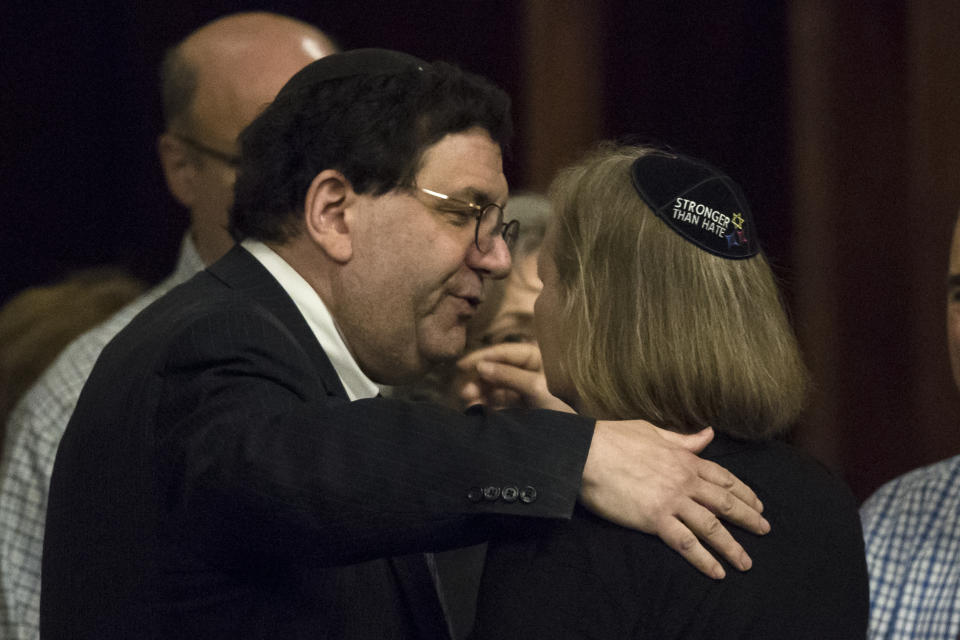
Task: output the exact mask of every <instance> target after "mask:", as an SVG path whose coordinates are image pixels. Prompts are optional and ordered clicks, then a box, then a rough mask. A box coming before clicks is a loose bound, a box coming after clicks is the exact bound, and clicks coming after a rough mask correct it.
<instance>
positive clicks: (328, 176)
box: [303, 169, 356, 263]
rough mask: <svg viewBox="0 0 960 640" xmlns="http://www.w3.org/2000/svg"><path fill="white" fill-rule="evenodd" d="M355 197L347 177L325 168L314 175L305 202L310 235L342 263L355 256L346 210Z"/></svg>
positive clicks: (332, 257) (307, 229)
mask: <svg viewBox="0 0 960 640" xmlns="http://www.w3.org/2000/svg"><path fill="white" fill-rule="evenodd" d="M355 200H356V194H355V193H354V192H353V187H352V186H351V185H350V182H349V181H348V180H347V178H346V176H344V175H343V174H342V173H340V172H339V171H336V170H334V169H324V170H323V171H321V172H320V173H318V174H317V175H316V176H315V177H314V178H313V181H312V182H311V183H310V188H309V189H307V199H306V201H305V202H304V204H303V213H304V226H305V229H306V232H307V235H309V236H310V238H311V239H312V240H313V242H314V243H316V244H317V245H318V246H319V247H320V248H321V249H323V251H324V252H325V253H326V254H327V255H328V256H330V258H331V259H332V260H334V261H336V262H339V263H345V262H347V261H349V260H350V258H351V257H352V256H353V241H352V238H351V237H350V222H351V220H350V219H349V218H348V216H347V213H346V212H347V208H348V207H350V206H352V205H353V203H354V201H355Z"/></svg>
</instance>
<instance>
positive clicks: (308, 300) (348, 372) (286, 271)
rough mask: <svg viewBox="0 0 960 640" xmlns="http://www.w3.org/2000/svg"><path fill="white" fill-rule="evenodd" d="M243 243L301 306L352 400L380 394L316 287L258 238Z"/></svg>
mask: <svg viewBox="0 0 960 640" xmlns="http://www.w3.org/2000/svg"><path fill="white" fill-rule="evenodd" d="M241 246H242V247H243V248H244V249H246V250H247V251H249V252H250V254H251V255H253V257H254V258H256V259H257V261H259V262H260V264H262V265H263V267H264V268H265V269H266V270H267V271H269V272H270V275H272V276H273V277H274V278H275V279H276V280H277V282H278V283H279V284H280V286H281V287H283V290H284V291H286V292H287V295H289V296H290V298H291V299H292V300H293V303H294V304H295V305H297V309H299V310H300V314H301V315H303V318H304V320H306V321H307V325H308V326H309V327H310V329H311V331H313V335H315V336H316V337H317V342H319V343H320V346H321V347H322V348H323V350H324V351H325V352H326V354H327V357H328V358H330V362H331V363H333V368H334V369H336V371H337V375H338V376H340V382H341V383H343V388H344V389H346V391H347V396H348V397H349V398H350V399H351V400H357V399H360V398H372V397H374V396H376V395H377V394H379V393H380V387H378V386H377V384H376V383H375V382H374V381H373V380H371V379H370V378H368V377H367V376H366V374H365V373H364V372H363V371H361V369H360V365H358V364H357V361H356V360H354V359H353V354H351V353H350V349H349V348H348V347H347V343H346V342H344V340H343V336H342V335H341V334H340V330H339V329H338V328H337V323H336V322H335V321H334V319H333V316H331V315H330V311H328V310H327V306H326V305H325V304H324V303H323V300H321V299H320V296H319V295H317V292H316V291H314V289H313V287H311V286H310V284H309V283H308V282H307V281H306V280H304V279H303V276H301V275H300V274H299V273H297V271H296V270H295V269H294V268H293V267H291V266H290V265H289V264H288V263H287V261H286V260H284V259H283V258H281V257H280V256H279V255H277V253H276V252H275V251H274V250H273V249H271V248H270V247H268V246H267V245H265V244H263V243H262V242H260V241H258V240H251V239H249V238H248V239H246V240H244V241H243V242H242V243H241Z"/></svg>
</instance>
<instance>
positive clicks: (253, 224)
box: [229, 62, 512, 242]
mask: <svg viewBox="0 0 960 640" xmlns="http://www.w3.org/2000/svg"><path fill="white" fill-rule="evenodd" d="M474 126H478V127H481V128H483V129H485V130H486V131H487V132H488V133H489V134H490V137H491V138H492V139H493V141H494V142H496V143H497V144H499V145H500V146H501V147H503V148H505V147H506V145H507V143H508V142H509V138H510V136H511V134H512V125H511V120H510V98H509V97H508V96H507V95H506V93H504V92H503V91H502V90H500V89H499V88H497V87H495V86H494V85H492V84H491V83H489V82H488V81H486V80H485V79H483V78H481V77H479V76H476V75H473V74H470V73H466V72H464V71H462V70H461V69H459V68H457V67H455V66H453V65H450V64H446V63H443V62H437V63H433V64H429V65H427V64H424V65H423V67H422V68H421V69H417V68H412V69H409V70H403V71H399V72H396V73H392V74H384V75H377V74H369V75H354V76H350V77H345V78H338V79H332V80H328V81H325V82H318V83H313V84H307V85H306V86H303V87H299V88H296V89H295V90H292V91H287V90H283V91H281V92H280V95H279V96H278V97H277V99H276V100H275V101H274V102H273V103H272V104H271V105H270V106H269V107H267V109H266V110H264V112H263V113H262V114H260V116H259V117H257V119H256V120H254V121H253V122H252V123H251V124H250V126H249V127H247V128H246V129H245V130H244V131H243V133H242V134H241V135H240V148H241V164H240V168H239V171H238V174H237V182H236V186H235V189H234V204H233V208H232V209H231V211H230V227H229V228H230V233H231V234H232V235H233V237H234V238H235V239H236V240H238V241H239V240H242V239H243V238H247V237H250V238H255V239H258V240H262V241H269V242H283V241H285V240H287V239H288V238H290V237H293V236H295V235H296V234H297V233H299V231H300V229H301V224H300V215H301V214H302V212H303V203H304V198H305V197H306V193H307V189H308V188H309V186H310V183H311V182H312V181H313V179H314V177H316V175H317V174H318V173H320V172H321V171H323V170H325V169H335V170H337V171H339V172H340V173H342V174H343V175H344V176H345V177H346V178H347V180H349V181H350V184H351V186H352V187H353V190H354V191H355V192H356V193H358V194H370V195H377V196H378V195H383V194H385V193H387V192H388V191H391V190H393V189H395V188H402V187H411V186H413V180H414V178H415V177H416V174H417V171H418V170H419V168H420V162H421V158H422V155H423V153H424V151H425V150H426V149H427V148H428V147H430V146H431V145H432V144H434V143H436V142H438V141H440V140H441V139H442V138H443V137H444V136H445V135H447V134H448V133H459V132H462V131H465V130H467V129H469V128H471V127H474Z"/></svg>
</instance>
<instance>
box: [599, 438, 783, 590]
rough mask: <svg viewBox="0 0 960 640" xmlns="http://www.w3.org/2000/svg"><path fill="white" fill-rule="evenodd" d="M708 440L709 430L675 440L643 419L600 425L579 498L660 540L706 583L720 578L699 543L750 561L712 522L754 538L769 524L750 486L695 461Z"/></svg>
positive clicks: (740, 562)
mask: <svg viewBox="0 0 960 640" xmlns="http://www.w3.org/2000/svg"><path fill="white" fill-rule="evenodd" d="M711 439H713V430H712V429H704V430H703V431H701V432H699V433H696V434H692V435H680V434H677V433H673V432H670V431H664V430H662V429H658V428H656V427H654V426H653V425H651V424H650V423H649V422H646V421H645V420H623V421H607V420H599V421H597V426H596V430H595V431H594V435H593V441H592V442H591V445H590V452H589V453H588V454H587V463H586V465H585V466H584V470H583V484H582V485H581V487H580V500H581V502H582V503H583V505H584V506H586V507H587V508H588V509H590V510H591V511H593V512H594V513H596V514H597V515H599V516H600V517H602V518H604V519H607V520H610V521H612V522H616V523H617V524H620V525H622V526H625V527H629V528H631V529H638V530H640V531H645V532H647V533H652V534H655V535H657V536H659V537H660V538H661V539H662V540H663V541H664V542H666V543H667V544H668V545H670V547H672V548H673V549H674V550H676V551H677V552H678V553H680V554H681V555H682V556H683V557H684V558H686V559H687V561H688V562H690V563H691V564H692V565H693V566H695V567H696V568H697V569H699V570H700V571H702V572H703V573H705V574H706V575H708V576H710V577H712V578H717V579H720V578H723V577H724V576H725V575H726V573H725V572H724V570H723V567H722V566H721V565H720V563H719V562H718V561H717V560H716V559H715V558H714V557H713V556H712V555H710V552H709V551H707V549H706V548H705V547H704V546H703V544H701V542H700V541H701V540H702V541H704V542H705V543H707V544H708V545H710V546H711V547H713V549H715V550H716V551H718V552H719V553H720V554H721V555H722V556H723V557H725V558H726V559H727V560H728V561H730V563H732V564H733V566H735V567H737V568H738V569H740V570H741V571H746V570H747V569H749V568H750V567H751V566H752V561H751V560H750V556H748V555H747V553H746V551H744V550H743V547H741V546H740V544H739V543H738V542H737V541H736V540H734V538H733V536H731V535H730V532H729V531H727V530H726V529H725V528H724V526H723V525H722V524H721V523H720V521H719V520H718V519H717V516H720V517H722V518H723V519H724V520H727V521H728V522H731V523H733V524H736V525H739V526H741V527H743V528H744V529H747V530H748V531H752V532H753V533H757V534H764V533H767V532H768V531H770V524H769V523H768V522H767V521H766V519H765V518H764V517H763V516H762V515H761V512H762V511H763V504H762V503H761V502H760V500H759V499H758V498H757V496H756V495H755V494H754V493H753V491H751V490H750V488H749V487H747V486H746V485H745V484H743V483H742V482H740V480H738V479H737V478H736V476H734V475H733V474H732V473H730V472H729V471H727V470H726V469H724V468H723V467H721V466H720V465H717V464H715V463H713V462H710V461H708V460H702V459H700V458H699V457H697V456H696V455H695V454H696V453H697V452H699V451H700V450H702V449H703V448H704V447H705V446H707V444H708V443H709V442H710V440H711Z"/></svg>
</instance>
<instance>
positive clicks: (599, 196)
mask: <svg viewBox="0 0 960 640" xmlns="http://www.w3.org/2000/svg"><path fill="white" fill-rule="evenodd" d="M551 199H552V201H553V205H554V209H555V220H554V221H553V222H552V223H551V226H550V229H549V230H548V232H547V238H546V241H545V243H544V246H543V249H542V251H541V253H540V261H539V264H538V270H539V275H540V278H541V279H542V280H543V291H542V292H541V294H540V297H539V298H538V300H537V303H536V324H537V336H538V339H539V342H540V348H541V351H542V359H543V369H544V372H545V374H546V383H547V387H548V389H549V392H550V394H552V396H556V397H552V396H551V395H549V394H547V393H545V392H544V391H543V390H542V388H543V386H542V384H541V385H540V386H539V387H533V388H525V389H524V388H516V390H517V391H520V392H521V393H523V394H524V395H525V398H526V400H527V402H528V404H531V405H533V406H551V407H555V406H556V404H555V403H556V402H557V398H560V399H561V400H563V401H565V402H566V403H568V404H569V405H571V406H572V407H574V408H575V409H576V410H577V411H578V412H580V413H584V414H588V415H591V416H595V417H597V418H601V419H620V418H643V419H646V420H649V421H651V422H653V423H654V424H657V425H660V426H663V427H665V428H670V429H672V430H675V431H679V432H684V433H689V432H694V431H697V430H700V429H702V428H704V427H706V426H712V427H713V429H714V430H715V432H716V433H717V436H716V438H715V440H714V441H713V442H712V443H711V444H710V445H709V446H708V447H707V449H706V450H704V452H703V454H702V455H703V456H704V457H707V458H711V459H713V460H715V461H720V462H722V464H723V465H724V466H725V467H726V468H728V469H729V470H730V471H732V472H734V473H735V474H737V475H738V477H740V478H742V479H743V480H744V481H746V482H747V483H748V484H749V485H750V486H751V487H753V488H754V490H755V491H756V492H757V495H758V496H759V497H760V499H761V500H762V501H763V503H764V507H765V509H764V515H765V516H766V517H767V519H768V520H769V521H770V523H771V531H770V533H769V534H767V535H766V536H762V537H761V536H754V535H752V534H750V533H746V532H744V531H741V530H733V534H734V537H735V538H737V540H738V541H739V542H740V543H741V544H742V545H743V547H744V549H745V550H746V551H747V553H748V554H749V555H750V556H751V557H752V558H753V568H752V569H751V570H750V571H747V572H745V573H741V572H738V571H731V572H728V573H727V576H726V578H725V579H723V580H711V579H710V578H708V577H706V576H704V575H703V574H700V573H699V572H697V571H696V570H694V569H693V568H692V567H690V566H688V565H686V564H685V563H684V562H683V561H682V559H681V558H680V557H679V556H677V554H675V553H673V552H672V551H670V550H669V549H668V548H667V547H666V546H665V545H664V544H663V543H662V542H661V541H660V540H658V539H657V538H655V537H652V536H649V535H646V534H642V533H637V532H634V531H628V530H627V529H621V528H619V527H617V526H616V525H613V524H610V523H607V522H603V521H601V520H599V519H598V518H596V517H594V516H592V515H591V514H589V513H588V512H587V511H585V510H583V509H578V510H577V511H576V512H575V513H574V517H573V519H572V520H571V521H570V522H564V523H535V524H533V525H529V524H528V525H524V526H525V527H526V529H527V530H528V531H526V532H523V533H525V534H526V535H524V536H523V538H522V539H521V540H520V541H517V540H507V539H504V540H502V541H492V542H491V545H490V549H489V552H488V557H487V565H486V569H485V572H484V578H483V586H482V588H481V593H480V602H479V610H478V617H477V627H476V636H477V637H478V638H507V637H509V638H658V639H666V638H820V639H823V638H863V637H865V634H866V622H867V608H868V595H867V574H866V566H865V560H864V555H863V542H862V538H861V532H860V524H859V519H858V516H857V504H856V501H855V500H854V498H853V496H852V495H851V494H850V492H849V490H848V489H847V488H846V487H845V485H844V484H843V483H842V482H841V481H839V480H838V479H836V478H834V477H833V476H831V475H830V473H829V472H827V471H826V470H825V469H824V468H823V467H822V466H821V465H819V464H818V463H817V462H815V461H814V460H812V459H810V458H809V457H807V456H805V455H803V454H801V453H800V452H799V451H797V450H795V449H793V448H791V447H790V446H788V445H786V444H784V443H783V442H780V441H778V440H777V439H776V438H777V436H780V435H782V434H784V433H785V432H786V431H787V430H788V429H789V428H790V427H791V426H792V425H793V424H794V423H795V422H796V421H797V419H798V417H799V415H800V412H801V410H802V408H803V401H804V394H805V390H806V386H807V375H806V372H805V369H804V366H803V364H802V360H801V356H800V353H799V350H798V347H797V343H796V339H795V338H794V335H793V332H792V330H791V328H790V325H789V322H788V320H787V317H786V314H785V312H784V309H783V307H782V304H781V302H780V298H779V294H778V291H777V287H776V284H775V282H774V278H773V274H772V272H771V270H770V267H769V265H768V264H767V261H766V258H765V257H764V256H763V254H762V253H761V252H760V251H759V247H758V246H757V239H756V233H755V230H754V222H753V217H752V215H751V213H750V210H749V206H748V204H747V201H746V199H745V198H744V196H743V194H742V192H741V190H740V188H739V187H738V186H737V185H736V184H734V183H733V181H732V180H730V178H728V177H727V176H726V175H724V174H722V173H721V172H719V171H717V170H716V169H714V168H713V167H710V166H709V165H706V164H705V163H703V162H700V161H698V160H695V159H692V158H688V157H685V156H682V155H680V154H675V153H671V152H667V151H662V150H656V149H651V148H645V147H624V146H620V147H617V146H611V145H608V146H605V147H602V148H601V149H600V150H599V151H597V152H596V153H594V154H592V155H590V156H589V157H587V158H586V159H585V160H584V161H582V162H581V163H580V164H578V165H576V166H574V167H572V168H570V169H568V170H566V171H564V172H563V173H561V174H560V175H559V176H558V178H557V179H556V180H555V182H554V184H553V186H552V189H551ZM509 369H510V367H509V365H504V364H500V365H494V366H487V367H484V368H481V371H482V372H483V374H484V375H486V376H487V377H488V380H490V381H497V380H500V381H505V380H508V379H513V378H511V375H512V374H510V371H509ZM538 388H539V389H540V390H539V391H538V390H537V389H538Z"/></svg>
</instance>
